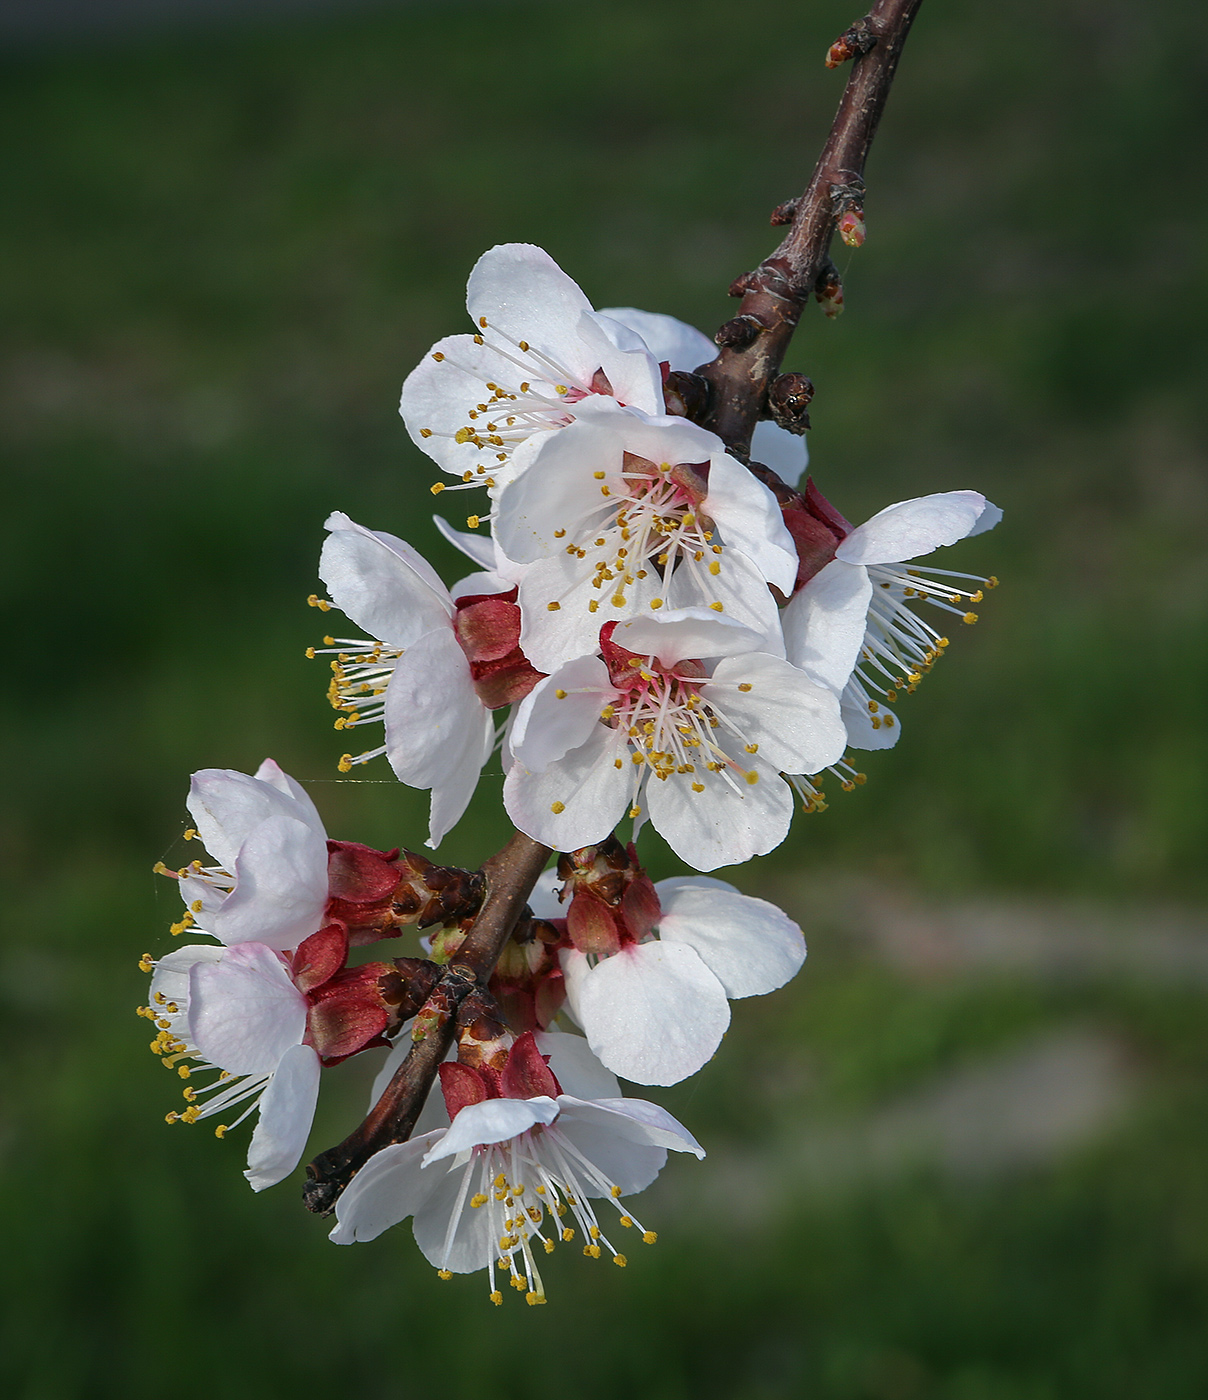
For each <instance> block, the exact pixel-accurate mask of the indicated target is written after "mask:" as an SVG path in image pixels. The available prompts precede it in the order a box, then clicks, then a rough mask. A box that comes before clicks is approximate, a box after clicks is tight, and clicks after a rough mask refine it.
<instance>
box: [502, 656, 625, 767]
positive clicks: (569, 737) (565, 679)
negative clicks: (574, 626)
mask: <svg viewBox="0 0 1208 1400" xmlns="http://www.w3.org/2000/svg"><path fill="white" fill-rule="evenodd" d="M559 690H564V691H565V692H566V697H565V699H562V700H559V699H558V691H559ZM616 694H617V691H616V690H615V689H614V688H613V685H612V682H611V681H610V680H609V678H608V667H607V666H605V664H604V663H603V662H602V661H601V660H600V658H599V657H598V656H580V657H578V658H577V659H576V660H574V661H571V662H569V663H568V664H567V665H565V666H562V667H560V668H559V669H558V670H556V671H555V672H554V673H553V674H552V675H551V676H549V677H547V678H546V679H545V680H543V681H539V682H538V683H537V685H535V686H534V687H533V689H532V691H530V693H529V694H528V695H527V696H526V697H525V699H524V702H523V703H522V704H521V705H519V706H518V707H517V709H516V719H515V722H514V723H513V725H512V732H511V736H510V743H511V747H512V755H513V757H514V758H516V759H518V760H519V761H520V762H521V763H523V764H524V766H525V767H526V768H530V769H532V770H533V772H540V771H541V770H542V769H544V768H547V767H548V766H549V765H550V764H551V763H553V762H555V761H556V760H557V759H559V758H561V757H562V755H563V754H565V753H567V752H568V751H569V750H571V749H577V748H578V747H579V746H580V744H585V743H586V742H587V740H588V739H589V738H590V737H591V736H592V734H593V733H594V731H595V730H596V728H597V727H598V726H599V724H600V711H601V710H602V709H603V708H604V707H605V706H606V705H607V704H608V703H609V701H610V700H612V699H614V698H615V696H616Z"/></svg>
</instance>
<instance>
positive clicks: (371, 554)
mask: <svg viewBox="0 0 1208 1400" xmlns="http://www.w3.org/2000/svg"><path fill="white" fill-rule="evenodd" d="M327 528H328V530H330V531H331V533H330V534H329V535H328V537H327V539H326V540H325V541H324V543H323V552H322V554H321V555H320V557H319V577H320V578H321V579H322V580H323V582H324V583H325V584H326V585H327V588H328V591H329V592H330V594H331V599H332V602H333V603H335V605H336V607H337V608H339V609H340V611H341V612H343V613H346V614H347V615H348V616H349V617H350V618H351V619H352V620H353V622H355V623H356V624H357V626H358V627H362V628H364V630H365V631H366V632H367V633H368V634H369V635H370V636H371V637H374V638H376V639H377V640H378V641H380V642H385V643H386V645H387V646H390V647H409V646H411V644H412V643H413V642H415V641H416V640H418V638H420V637H422V636H423V634H424V633H425V632H430V631H432V629H433V628H435V627H442V626H447V625H448V618H449V616H450V615H451V613H452V611H453V605H452V603H451V602H450V600H449V592H448V589H446V588H445V586H444V584H443V583H442V582H441V580H440V577H439V575H438V574H437V573H436V571H435V570H434V569H433V568H432V566H431V564H429V563H428V561H427V560H426V559H425V558H424V557H423V555H422V554H420V553H419V551H418V550H416V549H413V548H412V547H411V545H409V544H407V542H406V541H405V540H400V539H396V538H395V537H394V536H393V535H387V534H383V533H381V532H379V531H376V530H366V529H365V528H364V526H361V525H358V524H356V522H355V521H352V520H350V519H349V518H348V516H346V515H343V514H341V513H340V512H338V511H337V512H336V513H335V514H334V515H332V516H330V517H329V518H328V520H327Z"/></svg>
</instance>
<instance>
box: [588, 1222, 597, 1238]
mask: <svg viewBox="0 0 1208 1400" xmlns="http://www.w3.org/2000/svg"><path fill="white" fill-rule="evenodd" d="M587 1233H588V1234H589V1235H590V1236H591V1237H592V1239H593V1240H598V1239H599V1238H600V1227H599V1226H598V1225H592V1226H591V1227H590V1228H589V1229H588V1231H587Z"/></svg>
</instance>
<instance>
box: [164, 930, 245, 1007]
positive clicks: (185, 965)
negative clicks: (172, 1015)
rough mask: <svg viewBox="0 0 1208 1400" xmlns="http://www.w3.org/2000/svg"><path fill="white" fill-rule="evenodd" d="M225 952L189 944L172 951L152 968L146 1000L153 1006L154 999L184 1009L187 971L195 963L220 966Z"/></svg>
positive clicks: (224, 950)
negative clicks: (218, 963)
mask: <svg viewBox="0 0 1208 1400" xmlns="http://www.w3.org/2000/svg"><path fill="white" fill-rule="evenodd" d="M225 953H226V949H225V948H220V947H218V946H217V945H216V944H214V943H189V944H186V945H185V947H183V948H173V949H172V951H171V952H170V953H168V954H167V956H166V957H162V958H160V959H159V961H158V962H157V963H156V964H155V971H154V972H153V973H152V974H151V989H150V993H149V999H150V1001H151V1004H152V1005H155V998H156V995H157V994H158V995H160V996H162V997H163V999H164V1000H165V1001H172V1002H175V1003H176V1004H177V1005H178V1006H182V1007H183V1006H187V1005H188V1001H189V971H190V969H191V968H192V967H193V965H194V964H195V963H216V962H221V961H222V958H223V956H224V954H225Z"/></svg>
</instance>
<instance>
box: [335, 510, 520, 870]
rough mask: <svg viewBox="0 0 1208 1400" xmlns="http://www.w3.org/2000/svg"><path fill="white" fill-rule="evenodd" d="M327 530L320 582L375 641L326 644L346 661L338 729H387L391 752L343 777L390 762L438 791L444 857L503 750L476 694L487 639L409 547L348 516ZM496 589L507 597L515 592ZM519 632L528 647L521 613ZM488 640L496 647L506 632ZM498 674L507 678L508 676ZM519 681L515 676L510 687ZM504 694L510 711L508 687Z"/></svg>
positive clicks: (434, 835)
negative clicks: (487, 769) (477, 664)
mask: <svg viewBox="0 0 1208 1400" xmlns="http://www.w3.org/2000/svg"><path fill="white" fill-rule="evenodd" d="M327 529H328V530H329V531H330V532H331V533H330V534H329V535H328V538H327V540H326V542H325V543H324V545H323V553H322V558H321V561H320V564H319V573H320V575H321V577H322V579H323V581H324V583H326V585H327V587H328V589H329V591H330V593H331V597H332V600H333V602H334V603H335V605H336V606H337V607H338V608H339V609H340V610H341V611H342V612H344V613H346V614H347V615H348V616H349V617H350V618H351V619H352V620H353V621H354V622H356V623H357V624H358V625H359V626H361V627H363V628H364V629H365V631H366V632H368V633H369V637H370V638H371V639H372V640H366V639H364V638H355V637H332V638H326V639H325V640H326V641H327V643H328V644H329V648H330V649H331V650H334V651H335V653H336V659H335V661H334V662H333V664H332V670H333V672H334V680H333V681H332V689H331V699H332V703H333V705H335V706H336V707H337V708H338V709H340V710H342V711H343V714H342V716H341V719H340V720H337V721H336V723H337V724H338V725H339V726H340V727H341V728H343V729H355V728H359V727H360V726H362V725H366V724H376V723H381V722H383V721H384V723H385V743H384V744H382V745H381V746H379V747H377V748H374V749H370V750H368V751H367V752H365V753H362V754H358V755H356V756H353V755H351V754H346V755H345V757H344V759H343V760H342V761H341V767H342V768H343V769H344V770H345V771H347V769H348V767H350V766H351V765H352V764H354V763H365V762H367V761H368V760H369V759H371V758H376V757H377V756H378V755H380V754H385V755H386V757H387V758H388V759H389V761H390V766H391V767H392V768H393V769H394V772H395V774H396V775H397V777H398V778H399V779H401V781H403V782H404V783H407V784H408V785H409V786H410V787H416V788H430V789H431V790H432V807H431V821H430V833H429V838H428V845H430V846H433V847H435V846H437V845H439V843H440V841H441V839H442V838H443V837H444V835H445V833H446V832H447V831H449V829H450V828H451V827H453V826H454V825H455V824H456V823H457V821H458V820H459V819H460V818H461V815H462V813H463V812H464V811H465V809H466V807H467V805H468V804H469V801H470V798H471V797H472V796H473V793H474V789H475V787H476V786H477V784H478V777H479V774H480V773H481V771H482V767H483V764H484V763H486V761H487V759H488V758H489V757H490V755H491V752H492V750H493V748H494V745H495V724H494V720H493V718H492V708H493V706H492V705H488V704H487V703H485V701H484V699H483V695H482V693H481V692H482V690H483V686H482V685H476V682H475V675H474V669H473V663H472V661H471V654H478V652H480V651H481V650H482V648H481V646H478V645H477V644H478V641H479V640H480V639H479V638H477V637H471V636H469V635H467V633H468V628H467V625H466V622H465V620H462V623H461V626H460V628H459V625H458V624H459V617H458V611H459V610H458V605H457V601H456V600H455V599H454V597H453V595H452V594H451V593H450V592H449V590H448V589H447V588H446V587H445V586H444V584H443V583H442V582H441V580H440V577H439V576H438V575H437V573H436V572H435V570H434V569H433V568H432V566H431V565H430V564H429V563H428V562H427V560H426V559H424V557H423V556H422V555H421V554H420V553H419V552H418V551H417V550H415V549H413V548H412V547H411V546H410V545H409V544H407V543H406V542H405V541H403V540H400V539H396V538H395V536H393V535H388V534H384V533H382V532H380V531H375V530H367V529H365V528H364V527H363V526H361V525H358V524H356V523H355V521H352V520H350V519H349V518H348V516H346V515H344V514H342V513H341V512H339V511H337V512H335V513H334V514H333V515H332V516H330V517H329V519H328V521H327ZM478 577H479V578H483V577H484V576H482V575H480V576H478ZM487 581H488V582H490V580H489V578H488V580H487ZM495 582H497V583H498V585H499V589H500V590H501V591H506V590H507V589H508V588H509V585H508V584H507V583H506V581H504V580H496V581H495ZM500 606H501V607H504V608H505V610H506V607H507V606H510V607H511V608H512V611H513V612H515V611H516V610H515V608H514V605H504V604H500ZM475 615H476V616H477V614H475ZM514 623H515V633H516V636H517V638H518V637H519V630H520V629H519V615H518V613H516V616H515V618H514ZM488 630H490V631H491V636H492V638H493V637H494V636H495V634H496V631H497V630H498V629H488ZM513 645H514V643H513ZM487 650H488V651H490V648H489V647H488V648H487ZM494 650H495V652H499V647H498V646H496V647H495V648H494ZM507 660H508V656H507V654H506V653H505V654H502V655H500V656H496V657H495V659H494V662H493V663H488V667H487V669H488V670H489V669H490V665H492V664H497V666H498V665H502V664H503V663H506V662H507ZM521 669H523V668H521ZM531 669H532V668H531V667H530V668H528V670H529V671H531ZM492 674H493V676H494V678H495V679H498V678H499V671H498V669H496V671H495V672H493V673H492ZM514 674H515V667H513V670H512V672H509V674H508V675H507V676H504V677H503V681H504V682H506V681H507V680H508V679H509V677H514ZM530 683H531V682H530ZM496 688H497V689H498V687H496ZM502 693H503V694H504V695H505V696H506V698H505V699H504V703H506V699H507V698H510V692H508V691H507V689H506V685H504V689H503V692H502ZM489 698H491V699H493V700H494V699H498V698H499V696H498V695H491V696H489Z"/></svg>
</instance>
